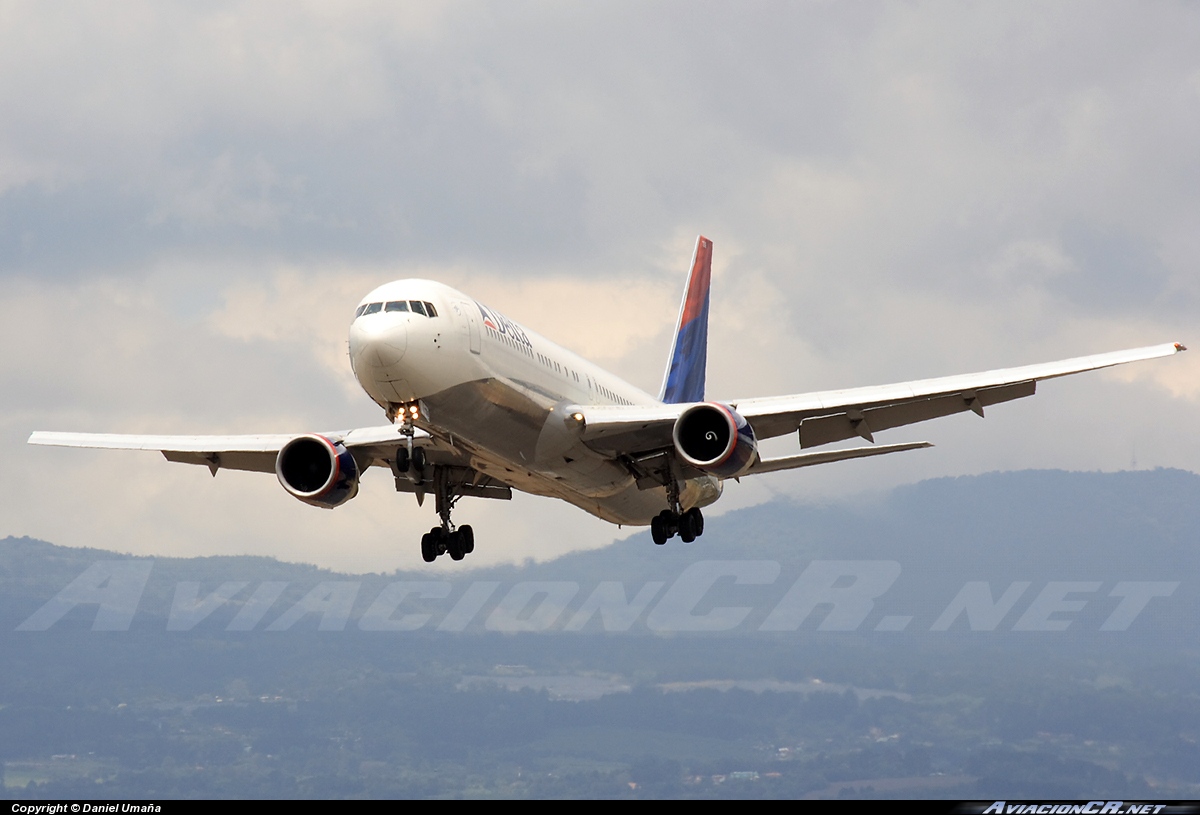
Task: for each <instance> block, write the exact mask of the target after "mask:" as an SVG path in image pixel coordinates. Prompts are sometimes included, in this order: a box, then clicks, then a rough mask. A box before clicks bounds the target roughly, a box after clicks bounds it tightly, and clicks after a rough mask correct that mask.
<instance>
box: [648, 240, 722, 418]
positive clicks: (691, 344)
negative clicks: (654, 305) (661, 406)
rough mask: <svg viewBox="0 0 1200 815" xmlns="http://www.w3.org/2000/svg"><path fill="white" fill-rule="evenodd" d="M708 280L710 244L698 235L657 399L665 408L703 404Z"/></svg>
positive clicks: (706, 348)
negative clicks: (683, 404) (686, 403)
mask: <svg viewBox="0 0 1200 815" xmlns="http://www.w3.org/2000/svg"><path fill="white" fill-rule="evenodd" d="M711 277H712V241H710V240H709V239H708V238H706V237H704V236H703V235H700V236H699V237H698V238H696V251H695V252H694V253H693V254H692V265H691V268H690V269H689V270H688V277H687V284H686V285H685V286H684V289H683V304H682V305H681V306H680V307H679V322H678V323H676V325H675V338H674V339H673V340H672V341H671V354H670V356H669V357H668V361H667V371H666V373H665V374H664V375H663V384H662V392H661V393H660V394H659V396H658V398H659V400H660V401H662V402H666V403H668V404H679V403H681V402H702V401H704V373H705V369H706V367H707V365H708V287H709V280H710V278H711Z"/></svg>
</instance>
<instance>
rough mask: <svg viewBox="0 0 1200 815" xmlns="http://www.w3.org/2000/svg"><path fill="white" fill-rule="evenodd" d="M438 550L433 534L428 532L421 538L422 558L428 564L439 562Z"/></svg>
mask: <svg viewBox="0 0 1200 815" xmlns="http://www.w3.org/2000/svg"><path fill="white" fill-rule="evenodd" d="M437 556H438V550H437V543H436V541H435V539H434V537H433V533H432V532H426V533H425V534H424V535H422V536H421V558H422V559H423V560H424V561H425V562H426V563H433V562H434V561H435V560H437Z"/></svg>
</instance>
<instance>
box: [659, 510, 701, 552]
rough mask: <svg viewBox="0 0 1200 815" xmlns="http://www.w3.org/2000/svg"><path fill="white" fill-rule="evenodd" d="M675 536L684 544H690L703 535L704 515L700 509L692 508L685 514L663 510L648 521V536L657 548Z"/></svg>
mask: <svg viewBox="0 0 1200 815" xmlns="http://www.w3.org/2000/svg"><path fill="white" fill-rule="evenodd" d="M677 534H678V535H679V539H680V540H682V541H683V542H684V543H691V542H692V541H694V540H695V539H696V538H698V537H700V536H701V535H703V534H704V515H702V514H701V512H700V507H692V508H691V509H689V510H687V511H686V512H674V511H672V510H669V509H664V510H663V511H662V512H660V513H658V514H657V515H655V516H654V517H653V518H652V519H651V520H650V536H651V537H652V538H654V542H655V543H657V544H658V545H659V546H662V545H663V544H664V543H666V542H667V541H668V540H670V539H671V538H673V537H675V535H677Z"/></svg>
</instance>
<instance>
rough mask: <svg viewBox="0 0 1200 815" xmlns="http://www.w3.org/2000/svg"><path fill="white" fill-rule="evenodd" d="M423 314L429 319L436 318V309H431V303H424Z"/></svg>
mask: <svg viewBox="0 0 1200 815" xmlns="http://www.w3.org/2000/svg"><path fill="white" fill-rule="evenodd" d="M425 313H426V314H427V315H429V316H430V317H436V316H437V309H436V308H434V307H433V303H426V304H425Z"/></svg>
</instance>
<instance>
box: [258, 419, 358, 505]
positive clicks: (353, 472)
mask: <svg viewBox="0 0 1200 815" xmlns="http://www.w3.org/2000/svg"><path fill="white" fill-rule="evenodd" d="M275 475H277V476H278V477H279V483H280V484H282V485H283V488H284V489H285V490H287V491H288V492H290V493H291V494H292V495H294V496H296V497H297V498H299V499H300V500H301V501H303V502H304V503H306V504H312V505H313V506H315V507H324V508H326V509H332V508H333V507H336V506H340V505H342V504H344V503H346V502H347V501H349V500H350V499H351V498H353V497H354V496H355V495H357V494H358V462H356V461H355V460H354V456H352V455H350V452H349V451H348V450H347V449H346V447H345V445H343V444H342V443H341V442H340V441H330V440H329V439H327V438H325V437H324V436H317V435H304V436H297V437H296V438H294V439H292V440H291V441H289V442H288V443H287V444H285V445H284V446H283V448H282V449H280V451H279V456H278V457H277V458H276V459H275Z"/></svg>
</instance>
